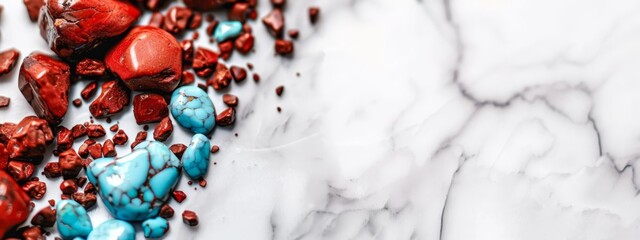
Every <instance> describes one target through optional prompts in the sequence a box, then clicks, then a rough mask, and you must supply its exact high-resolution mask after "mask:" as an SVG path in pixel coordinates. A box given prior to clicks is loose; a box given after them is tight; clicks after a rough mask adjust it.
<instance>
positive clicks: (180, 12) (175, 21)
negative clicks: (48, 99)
mask: <svg viewBox="0 0 640 240" xmlns="http://www.w3.org/2000/svg"><path fill="white" fill-rule="evenodd" d="M192 15H193V12H192V11H191V10H189V9H188V8H185V7H178V6H174V7H171V8H169V10H167V13H166V15H165V17H164V24H163V25H162V28H163V29H164V30H165V31H167V32H169V33H172V34H180V33H182V32H184V30H185V29H187V24H188V23H189V19H191V16H192Z"/></svg>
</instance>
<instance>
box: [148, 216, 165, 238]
mask: <svg viewBox="0 0 640 240" xmlns="http://www.w3.org/2000/svg"><path fill="white" fill-rule="evenodd" d="M168 231H169V222H167V220H166V219H164V218H161V217H157V218H149V219H147V220H145V221H144V222H142V232H144V237H145V238H161V237H162V236H164V235H165V234H166V233H167V232H168Z"/></svg>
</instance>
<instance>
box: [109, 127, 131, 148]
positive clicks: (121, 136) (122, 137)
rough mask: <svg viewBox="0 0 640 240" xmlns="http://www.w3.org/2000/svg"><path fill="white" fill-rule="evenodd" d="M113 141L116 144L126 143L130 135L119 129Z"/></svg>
mask: <svg viewBox="0 0 640 240" xmlns="http://www.w3.org/2000/svg"><path fill="white" fill-rule="evenodd" d="M112 139H113V143H115V144H116V145H124V144H125V143H126V142H127V141H129V136H127V134H126V133H125V132H124V131H123V130H122V129H120V130H118V132H117V133H116V134H115V135H113V138H112Z"/></svg>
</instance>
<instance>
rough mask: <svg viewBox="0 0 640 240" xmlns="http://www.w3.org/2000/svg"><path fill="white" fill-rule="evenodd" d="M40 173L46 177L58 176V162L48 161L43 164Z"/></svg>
mask: <svg viewBox="0 0 640 240" xmlns="http://www.w3.org/2000/svg"><path fill="white" fill-rule="evenodd" d="M42 174H44V176H45V177H47V178H57V177H60V175H61V173H60V163H58V162H48V163H47V165H45V166H44V172H43V173H42Z"/></svg>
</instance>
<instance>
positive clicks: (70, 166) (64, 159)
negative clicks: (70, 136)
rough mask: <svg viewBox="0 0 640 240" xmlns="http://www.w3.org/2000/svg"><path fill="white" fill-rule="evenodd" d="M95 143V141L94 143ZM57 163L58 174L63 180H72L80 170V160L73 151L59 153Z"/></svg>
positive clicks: (81, 165)
mask: <svg viewBox="0 0 640 240" xmlns="http://www.w3.org/2000/svg"><path fill="white" fill-rule="evenodd" d="M94 142H95V141H94ZM58 163H59V164H60V172H61V173H62V176H64V178H74V177H76V176H77V175H78V173H80V170H82V167H83V164H82V159H81V158H80V157H79V156H78V154H76V151H75V150H73V149H69V150H66V151H64V152H62V153H60V156H59V157H58Z"/></svg>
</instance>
